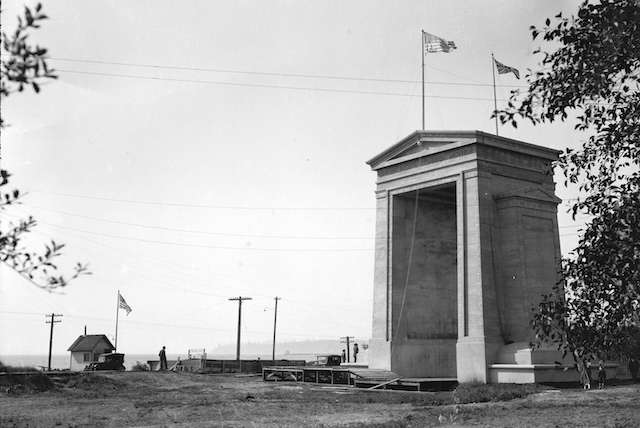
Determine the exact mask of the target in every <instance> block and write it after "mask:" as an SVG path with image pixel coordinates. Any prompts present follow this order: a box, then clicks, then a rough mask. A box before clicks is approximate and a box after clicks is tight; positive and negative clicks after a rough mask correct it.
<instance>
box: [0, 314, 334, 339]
mask: <svg viewBox="0 0 640 428" xmlns="http://www.w3.org/2000/svg"><path fill="white" fill-rule="evenodd" d="M0 313H2V314H9V315H14V314H15V315H34V316H35V315H37V316H42V313H41V312H16V311H4V310H0ZM46 316H51V315H50V314H49V315H46ZM56 316H59V315H57V314H56ZM60 316H61V315H60ZM65 316H66V317H68V318H74V319H90V320H95V321H104V322H108V323H111V322H113V320H111V319H108V318H100V317H93V316H88V315H81V314H65ZM56 322H59V321H56ZM127 323H130V324H143V325H153V326H162V327H174V328H188V329H199V330H209V331H217V332H221V333H231V332H233V330H231V329H220V328H214V327H207V326H203V325H202V324H200V325H195V324H194V325H187V324H173V323H163V322H155V321H136V320H127ZM245 331H246V332H249V333H253V334H270V333H271V331H266V330H245ZM282 334H283V335H285V336H290V337H304V338H308V337H318V338H325V339H333V338H334V337H335V336H322V335H320V336H319V335H314V334H297V333H286V332H284V333H282Z"/></svg>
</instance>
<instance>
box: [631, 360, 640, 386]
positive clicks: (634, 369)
mask: <svg viewBox="0 0 640 428" xmlns="http://www.w3.org/2000/svg"><path fill="white" fill-rule="evenodd" d="M638 368H640V363H638V360H636V359H635V358H629V373H631V379H633V381H634V382H635V381H637V380H638Z"/></svg>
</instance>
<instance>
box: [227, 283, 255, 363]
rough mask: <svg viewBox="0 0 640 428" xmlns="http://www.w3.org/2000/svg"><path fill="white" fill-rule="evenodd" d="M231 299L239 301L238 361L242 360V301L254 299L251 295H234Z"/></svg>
mask: <svg viewBox="0 0 640 428" xmlns="http://www.w3.org/2000/svg"><path fill="white" fill-rule="evenodd" d="M229 300H234V301H235V300H237V301H238V343H237V344H236V361H240V324H241V323H242V301H243V300H252V299H251V297H242V296H238V297H232V298H230V299H229Z"/></svg>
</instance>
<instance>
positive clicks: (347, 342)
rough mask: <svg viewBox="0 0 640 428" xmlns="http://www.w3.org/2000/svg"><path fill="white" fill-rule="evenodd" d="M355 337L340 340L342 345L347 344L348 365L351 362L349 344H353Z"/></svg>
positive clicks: (345, 337)
mask: <svg viewBox="0 0 640 428" xmlns="http://www.w3.org/2000/svg"><path fill="white" fill-rule="evenodd" d="M353 338H354V337H353V336H343V337H341V338H340V343H346V344H347V363H350V362H351V357H350V355H351V354H350V352H351V351H350V350H349V347H350V345H349V343H351V339H353Z"/></svg>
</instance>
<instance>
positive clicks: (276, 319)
mask: <svg viewBox="0 0 640 428" xmlns="http://www.w3.org/2000/svg"><path fill="white" fill-rule="evenodd" d="M281 299H282V297H278V296H276V297H274V298H273V300H275V302H276V309H275V312H274V313H273V349H272V350H271V360H272V361H275V360H276V323H277V321H278V300H281Z"/></svg>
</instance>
